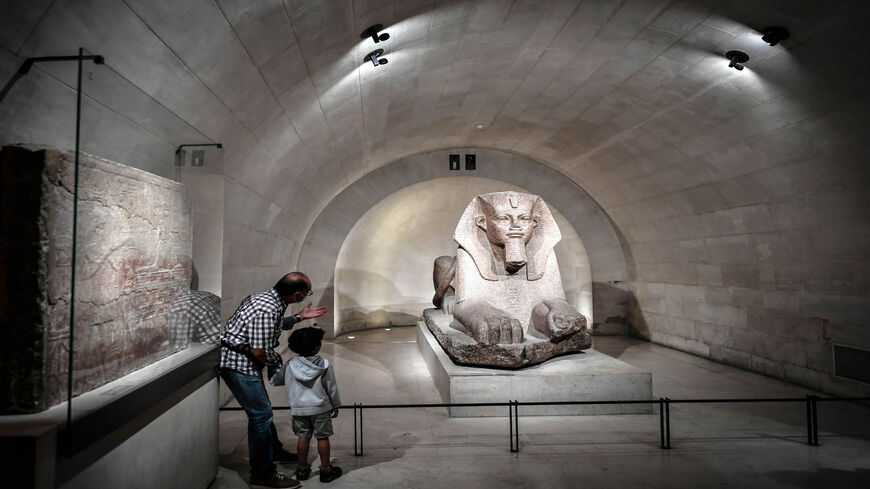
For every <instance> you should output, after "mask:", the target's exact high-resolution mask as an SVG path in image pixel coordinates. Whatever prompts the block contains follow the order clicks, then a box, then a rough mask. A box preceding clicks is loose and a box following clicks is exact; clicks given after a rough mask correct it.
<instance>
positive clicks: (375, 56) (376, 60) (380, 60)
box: [363, 49, 389, 66]
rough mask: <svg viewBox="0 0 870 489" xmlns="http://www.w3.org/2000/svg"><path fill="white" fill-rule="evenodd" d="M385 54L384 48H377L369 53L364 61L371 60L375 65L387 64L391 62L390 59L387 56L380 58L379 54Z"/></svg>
mask: <svg viewBox="0 0 870 489" xmlns="http://www.w3.org/2000/svg"><path fill="white" fill-rule="evenodd" d="M383 55H384V50H383V49H375V50H374V51H372V52H370V53H369V54H367V55H366V57H365V58H363V61H371V62H372V64H373V65H375V66H377V65H385V64H387V63H388V62H389V60H388V59H387V58H378V56H383Z"/></svg>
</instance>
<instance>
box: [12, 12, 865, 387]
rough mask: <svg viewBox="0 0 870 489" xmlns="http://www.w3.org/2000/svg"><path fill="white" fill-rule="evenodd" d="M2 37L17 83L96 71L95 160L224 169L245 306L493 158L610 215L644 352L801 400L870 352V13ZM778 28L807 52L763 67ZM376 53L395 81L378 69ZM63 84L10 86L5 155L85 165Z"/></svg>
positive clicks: (327, 21)
mask: <svg viewBox="0 0 870 489" xmlns="http://www.w3.org/2000/svg"><path fill="white" fill-rule="evenodd" d="M2 12H3V15H2V16H0V17H2V19H0V27H2V29H0V48H2V49H0V75H2V76H3V78H4V79H9V78H10V77H11V75H12V73H14V71H15V70H16V69H17V67H18V66H19V65H20V63H21V62H22V61H23V59H24V58H26V57H29V56H46V55H55V54H63V53H69V54H72V53H70V51H73V50H74V49H75V48H76V47H78V46H85V47H87V48H88V49H90V50H92V51H94V52H96V51H99V53H100V54H103V55H104V56H106V60H107V67H108V68H109V72H108V75H101V74H100V73H98V74H97V77H96V80H95V82H94V83H93V84H91V85H90V86H86V90H85V91H86V94H87V95H88V97H89V98H88V99H87V100H86V103H91V104H92V110H91V112H90V115H91V117H93V118H94V120H98V121H100V122H99V123H94V124H93V125H92V126H90V128H91V129H92V130H91V131H86V138H85V139H86V141H85V149H86V150H89V151H90V152H93V153H96V154H98V155H100V156H103V157H106V158H110V159H114V160H116V161H121V162H126V163H128V164H132V165H134V166H138V167H140V168H143V169H147V170H149V171H153V172H155V173H161V174H168V173H169V172H170V171H171V170H172V166H171V154H172V151H173V149H174V148H175V146H176V145H178V144H180V143H187V142H191V141H190V140H191V139H198V140H203V139H205V140H210V141H216V142H221V143H223V144H224V150H223V162H222V168H221V169H220V171H221V172H222V174H224V175H225V176H226V188H225V217H224V218H225V229H224V231H223V232H224V238H223V240H224V292H225V299H226V300H228V301H229V302H233V303H235V302H237V299H238V298H240V296H243V295H244V294H245V293H247V292H249V291H250V290H253V288H256V287H257V286H258V285H255V284H260V280H259V277H260V276H261V275H264V274H269V273H273V272H274V271H276V270H278V269H281V268H283V267H285V266H295V265H296V262H297V260H298V256H299V250H300V248H301V242H302V241H303V240H304V236H305V235H306V234H307V233H308V232H309V228H310V226H311V223H313V222H314V221H315V219H317V218H318V215H319V214H320V212H321V210H322V209H324V208H326V207H327V206H328V204H329V203H330V202H331V201H332V200H333V198H334V197H335V196H336V195H338V194H339V193H340V192H342V191H343V190H345V189H347V188H349V187H352V186H353V184H354V183H355V182H357V181H359V180H360V178H361V177H363V176H365V175H366V174H369V173H371V172H372V171H373V170H375V169H377V168H380V167H383V166H386V165H389V164H390V163H394V162H397V161H402V160H403V158H406V157H408V156H409V155H414V154H419V153H423V152H427V151H436V150H445V149H450V148H487V149H490V150H498V151H502V152H508V153H514V154H516V155H519V156H523V157H527V158H529V159H531V160H536V161H538V162H540V163H542V164H544V165H547V166H549V167H550V168H552V169H554V170H556V171H557V172H559V173H561V174H562V175H564V176H565V177H566V178H568V179H570V180H571V181H573V182H574V183H575V184H576V185H578V186H579V187H581V188H582V189H584V190H585V191H586V192H588V193H589V195H591V196H592V197H593V198H594V199H595V200H596V201H597V202H598V204H599V205H600V206H601V208H602V209H603V210H604V212H606V214H607V215H608V216H609V218H610V219H612V221H613V223H614V226H615V229H617V230H618V231H619V232H620V233H621V235H622V236H624V238H625V240H626V243H627V246H628V248H627V250H628V251H629V253H630V255H631V257H630V260H629V265H630V268H631V272H632V276H631V277H630V278H631V279H633V280H634V282H635V286H636V289H635V294H636V298H637V304H638V309H639V310H640V311H642V312H643V318H642V319H643V320H642V321H640V320H639V321H638V327H639V328H640V329H641V332H642V333H643V334H645V335H646V336H648V337H652V338H653V339H655V340H657V341H661V342H664V343H668V344H671V345H674V346H677V347H680V348H683V349H686V350H688V351H693V352H695V353H699V354H703V355H708V356H711V357H714V358H717V359H720V360H724V361H729V362H731V363H736V364H739V365H745V366H750V367H751V368H754V369H756V370H760V371H765V372H768V373H771V374H772V375H777V376H780V377H787V378H797V377H800V376H802V375H803V376H804V377H805V378H801V381H802V382H804V383H806V384H811V383H816V384H818V383H819V382H821V380H819V379H820V377H819V376H818V375H816V374H812V375H810V374H807V372H808V371H812V372H828V371H829V370H830V367H829V363H830V360H831V358H830V353H825V351H827V350H826V348H828V347H829V346H830V342H831V341H837V340H836V338H841V339H842V341H844V342H847V343H851V344H860V345H863V347H867V348H870V335H868V334H867V333H866V329H867V328H866V327H865V326H863V325H866V324H867V321H866V317H867V315H866V314H865V313H866V312H867V311H870V305H868V300H867V296H868V295H870V279H868V277H870V255H868V253H870V251H868V250H870V211H868V207H870V206H867V197H866V195H867V190H868V186H870V185H868V180H870V170H868V163H867V162H866V156H865V153H866V144H867V142H866V141H867V136H868V135H870V131H868V129H867V127H868V124H870V116H868V114H870V110H868V109H870V101H868V100H870V99H868V95H867V93H868V90H867V89H868V85H870V60H868V53H867V50H866V48H865V44H866V40H867V34H866V25H867V24H868V21H870V6H868V4H867V3H866V2H864V1H860V0H841V1H822V0H552V1H547V0H540V1H534V0H529V1H520V0H517V1H510V0H489V1H414V0H398V1H390V0H384V1H378V0H371V1H363V0H320V1H311V0H307V1H306V0H295V1H294V0H284V1H281V0H259V1H248V0H234V1H230V0H217V1H209V0H162V1H157V0H88V1H72V0H56V1H50V0H34V1H29V2H21V1H9V0H5V1H3V2H2ZM375 23H381V24H384V25H385V26H386V27H385V31H386V32H388V33H389V34H390V35H391V38H390V39H389V40H388V41H385V42H382V43H379V44H378V45H377V46H375V45H374V43H373V42H372V41H371V40H370V39H361V38H360V35H359V34H360V32H361V31H362V30H363V29H365V28H366V27H368V26H369V25H371V24H375ZM769 25H782V26H785V27H787V28H788V29H789V30H790V31H791V37H790V38H789V39H787V40H785V41H783V42H781V43H780V44H779V45H777V46H774V47H771V46H769V45H767V44H766V43H764V42H762V41H761V39H760V33H759V31H760V30H761V29H762V28H764V27H766V26H769ZM375 47H383V48H384V49H385V51H386V54H385V56H386V57H387V58H388V59H389V63H388V64H386V65H383V66H379V67H374V66H372V65H371V64H366V63H364V62H363V57H364V56H365V54H367V53H368V52H369V51H371V50H372V49H374V48H375ZM731 49H740V50H742V51H745V52H746V53H748V54H749V56H750V60H749V62H748V63H747V64H746V69H745V70H743V71H737V70H734V69H730V68H729V67H728V63H727V60H726V59H725V58H724V56H723V53H724V52H726V51H728V50H731ZM101 76H104V77H105V80H104V78H101ZM72 77H73V73H72V71H70V69H69V68H62V67H55V66H49V65H43V66H41V67H40V68H39V69H38V70H36V71H35V72H34V74H33V75H28V77H27V79H23V80H22V81H21V82H19V85H17V86H16V87H15V88H14V90H15V91H13V92H10V94H9V97H8V98H7V100H6V101H4V102H3V103H2V104H0V116H2V118H0V127H2V129H3V132H4V134H3V137H2V142H4V143H7V142H34V143H49V144H55V145H64V144H69V141H70V137H69V135H68V134H69V131H68V130H67V128H64V129H63V130H60V129H57V128H56V127H55V126H57V124H56V123H54V122H53V120H52V117H51V116H50V115H45V114H53V113H55V112H56V111H58V110H60V109H64V110H67V109H69V108H70V103H69V101H68V99H69V87H70V86H73V85H74V84H73V78H72ZM101 80H103V82H104V83H103V85H101V86H96V84H97V82H100V81H101ZM106 80H107V81H106ZM86 85H87V83H86ZM63 97H66V98H63ZM61 99H63V100H66V101H64V102H60V100H61ZM22 114H28V115H26V116H25V115H22ZM33 114H42V115H33ZM86 115H87V114H86ZM477 124H483V129H477V128H476V127H475V126H476V125H477ZM155 162H158V163H155ZM444 164H445V165H446V162H444ZM478 164H479V165H485V164H487V162H485V161H482V162H479V163H478ZM507 177H508V178H507V180H508V181H510V178H509V176H507ZM524 178H525V177H524ZM514 183H517V184H521V183H522V182H514ZM581 238H583V236H582V232H581ZM286 250H290V251H286ZM252 254H253V255H255V256H252ZM257 256H268V257H272V258H268V259H262V258H258V257H257ZM227 297H228V299H227ZM844 311H845V312H844ZM819 318H821V320H822V321H828V323H827V325H825V324H821V323H817V322H812V321H814V320H816V319H819ZM862 318H863V319H862ZM801 321H810V322H812V324H810V325H809V326H808V325H807V324H804V323H802V322H801ZM711 325H712V326H715V327H712V326H711ZM856 325H862V326H860V327H859V326H856ZM708 326H711V327H708ZM808 328H809V330H810V331H811V332H810V333H806V330H807V329H808ZM792 330H795V331H799V332H800V333H794V334H805V335H806V336H804V337H801V339H800V341H802V342H803V343H801V344H800V345H798V346H797V347H795V348H797V351H799V352H800V355H799V356H800V357H801V359H800V361H797V360H795V362H797V363H795V364H794V368H793V369H792V370H791V371H787V370H788V369H785V370H784V367H782V366H781V364H782V361H784V360H783V359H786V358H791V357H793V356H794V355H791V353H793V352H790V351H784V350H783V349H782V348H780V347H777V345H776V342H775V341H768V342H766V343H765V341H766V340H764V337H765V335H767V336H773V337H775V338H778V339H782V338H788V337H789V335H793V333H792ZM722 331H725V332H726V333H722ZM832 338H833V339H832ZM777 341H778V340H777ZM817 343H818V345H821V346H818V345H817ZM757 345H762V346H760V347H759V346H757ZM808 345H815V346H812V347H810V346H808ZM766 362H767V363H766ZM771 362H772V363H771ZM777 362H779V363H777ZM777 365H779V366H777ZM801 369H802V370H801ZM813 375H816V376H815V377H813Z"/></svg>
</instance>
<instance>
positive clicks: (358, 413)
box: [353, 402, 363, 457]
mask: <svg viewBox="0 0 870 489" xmlns="http://www.w3.org/2000/svg"><path fill="white" fill-rule="evenodd" d="M357 417H359V431H357V424H356V423H357V421H356V420H357ZM362 428H363V426H362V404H360V403H358V402H355V403H353V454H354V455H355V456H357V457H362V454H363V429H362ZM357 439H359V449H357Z"/></svg>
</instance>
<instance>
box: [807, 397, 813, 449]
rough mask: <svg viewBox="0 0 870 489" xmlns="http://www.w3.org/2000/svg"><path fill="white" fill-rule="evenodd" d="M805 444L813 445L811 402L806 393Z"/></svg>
mask: <svg viewBox="0 0 870 489" xmlns="http://www.w3.org/2000/svg"><path fill="white" fill-rule="evenodd" d="M807 445H813V403H812V400H811V396H810V395H809V394H807Z"/></svg>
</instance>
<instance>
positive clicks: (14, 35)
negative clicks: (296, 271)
mask: <svg viewBox="0 0 870 489" xmlns="http://www.w3.org/2000/svg"><path fill="white" fill-rule="evenodd" d="M6 8H7V6H4V9H6ZM185 12H187V7H186V6H185V7H184V8H181V6H178V5H175V2H128V3H127V4H125V3H123V2H115V1H97V2H87V3H82V2H74V1H65V0H61V1H58V2H29V3H24V2H12V3H11V4H10V5H8V11H4V15H3V16H2V19H0V25H2V29H0V32H2V33H0V77H2V78H3V80H4V82H5V81H6V80H9V79H10V78H12V75H13V74H14V73H15V72H16V70H18V68H19V67H20V66H21V64H22V63H23V61H24V59H25V58H27V57H31V56H52V55H74V54H76V51H77V48H78V47H79V46H84V47H85V48H87V49H88V50H89V51H90V52H93V53H95V54H100V55H103V56H105V58H106V64H105V65H103V66H97V65H93V64H86V65H85V72H84V74H83V78H84V83H83V93H84V97H83V101H82V130H81V147H82V150H83V151H86V152H89V153H91V154H94V155H98V156H100V157H104V158H107V159H110V160H112V161H117V162H121V163H123V164H126V165H130V166H133V167H135V168H139V169H142V170H145V171H148V172H150V173H154V174H156V175H161V176H165V177H168V178H172V179H175V180H181V181H184V178H183V174H185V173H196V174H202V175H211V176H217V177H220V178H222V179H223V180H224V181H223V182H219V181H215V182H213V183H214V185H213V186H212V188H211V190H212V193H211V195H210V196H209V197H208V198H210V199H211V200H212V202H211V203H207V204H208V205H211V204H214V200H215V199H218V200H219V203H218V204H219V205H220V207H221V209H220V211H219V212H218V210H217V208H215V207H214V206H212V210H210V211H208V214H209V215H210V216H211V218H209V219H201V218H202V217H203V216H205V215H206V214H203V213H198V217H196V218H195V221H194V224H195V226H197V229H195V230H194V232H195V234H196V235H197V236H203V237H204V240H212V239H217V238H218V237H219V236H222V238H223V243H222V247H221V248H223V249H215V248H214V247H212V248H210V249H209V248H207V247H206V249H203V247H202V246H198V245H197V246H195V253H196V254H197V256H195V260H194V261H195V263H194V265H195V266H196V267H197V269H198V271H199V270H201V271H202V273H203V278H205V280H206V283H208V284H210V285H207V287H208V290H210V291H212V292H215V293H217V292H216V291H215V289H216V288H217V287H216V285H215V282H216V281H217V280H220V290H219V292H220V294H218V295H221V297H222V298H223V307H224V315H227V316H228V315H229V314H230V313H232V310H233V309H234V308H235V306H237V305H238V303H239V301H241V299H242V298H243V297H244V296H245V295H247V294H249V293H250V292H251V291H253V290H260V289H263V288H267V287H268V286H269V285H271V284H272V283H274V281H275V280H276V279H277V278H278V277H280V276H281V275H282V274H283V273H286V270H287V269H289V268H292V266H294V265H295V262H296V257H297V255H295V254H294V253H298V249H299V240H300V238H299V237H298V235H299V234H300V233H303V232H304V231H300V229H304V228H305V226H306V224H305V223H306V221H307V220H310V219H311V218H312V213H313V208H314V206H316V202H317V199H314V198H310V194H309V189H314V188H317V187H319V186H320V184H319V182H320V181H321V180H322V179H323V175H322V174H321V172H319V171H317V170H316V169H312V170H313V171H308V172H305V173H304V174H302V172H303V171H304V168H303V167H302V165H295V166H294V165H292V164H290V163H291V162H293V161H296V159H297V158H299V159H300V160H301V159H310V158H311V156H310V155H309V154H307V150H305V148H304V147H303V146H302V145H301V143H300V141H299V139H298V137H296V139H294V137H295V136H291V135H290V134H289V133H287V131H286V130H285V131H282V130H281V127H282V125H283V127H284V128H285V129H286V128H288V127H289V124H290V123H289V121H288V120H287V118H286V117H285V116H284V115H283V112H282V110H281V109H280V108H279V106H278V105H277V102H275V107H274V108H272V109H270V110H265V111H261V110H260V109H261V108H262V105H263V104H262V103H257V102H256V101H261V100H262V99H263V98H264V97H271V99H272V100H273V101H275V100H277V99H275V97H274V95H273V92H272V90H271V89H270V87H268V86H267V85H266V83H265V82H264V81H263V80H262V79H261V78H259V75H258V74H257V66H256V65H255V64H254V63H253V62H252V61H251V60H249V59H248V58H247V57H244V58H241V57H240V54H243V53H244V52H245V51H244V49H242V48H241V46H239V45H235V46H233V43H232V42H229V41H230V40H235V39H236V38H235V37H234V34H233V31H232V29H231V28H230V26H228V25H227V24H226V22H225V21H224V20H223V17H220V18H217V17H215V16H214V15H211V16H210V15H208V12H212V13H218V12H219V10H218V7H217V5H215V4H214V3H209V2H203V3H202V4H201V5H199V4H198V5H197V9H192V10H191V11H190V12H187V14H188V16H189V17H186V18H179V16H182V17H183V14H185ZM201 12H205V13H206V15H200V13H201ZM191 17H193V18H195V20H194V19H192V18H191ZM177 25H185V26H188V25H195V26H197V29H187V28H185V29H181V30H180V31H183V34H175V33H174V31H176V30H179V29H178V27H177ZM185 36H189V37H185ZM198 36H206V37H208V38H209V39H211V40H212V41H211V42H208V43H202V42H199V41H193V39H196V38H197V37H198ZM170 41H171V43H172V44H173V46H171V47H170V46H169V45H167V42H170ZM188 41H190V42H188ZM286 42H289V41H287V40H286V39H284V40H283V43H284V44H285V45H284V46H283V48H282V47H281V45H282V43H274V44H272V45H262V46H261V51H262V52H261V53H259V55H258V54H257V53H255V52H254V51H249V52H250V54H252V55H255V56H256V57H257V59H258V61H259V64H264V63H266V61H268V59H271V57H274V55H275V54H277V53H275V52H272V50H274V49H279V48H281V49H286V48H288V47H289V46H286ZM175 43H178V44H179V45H178V46H175V45H174V44H175ZM244 56H247V55H244ZM214 66H219V67H220V69H219V70H218V71H213V68H212V67H214ZM206 68H208V70H210V71H211V72H210V73H205V72H203V70H205V69H206ZM279 68H280V69H282V70H283V72H282V73H286V72H287V71H288V70H287V68H286V67H279ZM75 75H76V72H75V63H73V62H70V63H42V64H40V63H37V64H35V65H34V66H33V68H32V69H31V71H30V72H29V73H28V74H27V75H26V76H23V77H21V78H20V79H18V80H17V82H16V83H15V84H14V86H12V88H11V90H10V91H9V93H8V94H6V97H5V99H4V100H2V102H0V143H3V144H10V143H11V144H17V143H23V144H34V145H42V146H46V147H55V148H62V149H69V148H72V147H73V145H74V136H75V118H74V116H75V103H76V98H75V92H74V88H75ZM229 75H231V76H229ZM276 75H277V74H276ZM252 77H256V78H257V80H256V81H252ZM221 80H227V81H221ZM273 81H274V80H273ZM281 83H287V79H286V78H284V79H282V80H281ZM313 98H314V94H313V92H312V93H311V94H310V97H309V99H313ZM304 100H307V99H305V98H300V97H296V98H294V101H295V102H302V101H304ZM252 101H254V102H252ZM304 110H305V109H304V108H303V107H300V109H299V111H298V112H299V114H304ZM191 143H222V144H223V149H216V148H206V158H205V164H204V166H203V167H198V168H196V169H194V168H191V167H190V165H189V163H188V164H187V165H186V166H185V167H181V168H179V167H176V166H175V164H174V153H175V149H176V147H177V146H178V145H180V144H191ZM292 181H302V182H304V183H305V185H298V186H297V185H294V184H292V183H290V184H288V182H292ZM188 183H190V182H189V179H188ZM192 186H193V185H192ZM221 187H223V190H222V191H221ZM201 206H202V204H201V203H200V201H199V199H197V200H195V201H194V207H195V208H196V209H199V208H200V207H201ZM224 208H225V209H224ZM220 214H222V217H219V218H218V219H220V221H216V219H215V217H216V216H218V215H220ZM279 216H280V218H279ZM217 223H219V224H220V226H219V227H216V225H217ZM200 224H202V225H204V226H206V227H204V228H202V229H199V228H198V227H199V226H198V225H200ZM199 242H200V240H198V239H197V240H195V243H197V244H198V243H199ZM215 260H217V262H215ZM218 272H220V273H218Z"/></svg>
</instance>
